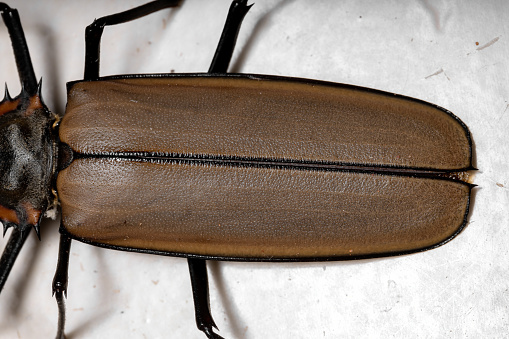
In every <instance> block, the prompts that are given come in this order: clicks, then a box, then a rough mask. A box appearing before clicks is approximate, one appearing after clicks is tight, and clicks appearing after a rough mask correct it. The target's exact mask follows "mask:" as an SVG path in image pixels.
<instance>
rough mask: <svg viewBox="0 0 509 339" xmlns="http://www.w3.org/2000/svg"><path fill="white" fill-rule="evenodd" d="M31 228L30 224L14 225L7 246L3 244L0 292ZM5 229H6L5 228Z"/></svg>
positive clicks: (0, 263)
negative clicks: (23, 225)
mask: <svg viewBox="0 0 509 339" xmlns="http://www.w3.org/2000/svg"><path fill="white" fill-rule="evenodd" d="M31 229H32V226H30V225H27V226H25V227H18V226H14V227H13V228H12V233H11V236H10V238H9V242H8V243H7V246H5V249H4V253H3V254H2V258H1V259H0V292H1V291H2V289H3V287H4V284H5V281H6V280H7V277H8V276H9V273H10V272H11V269H12V266H13V265H14V262H15V261H16V258H17V257H18V254H19V252H20V251H21V248H22V247H23V244H24V243H25V241H26V240H27V238H28V235H29V234H30V230H31ZM5 230H7V229H6V228H5ZM4 234H5V232H4Z"/></svg>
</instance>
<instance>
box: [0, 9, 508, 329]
mask: <svg viewBox="0 0 509 339" xmlns="http://www.w3.org/2000/svg"><path fill="white" fill-rule="evenodd" d="M142 3H144V1H143V0H137V1H135V0H130V1H111V0H107V1H105V0H101V1H99V0H93V1H91V0H89V1H87V2H85V1H59V0H53V1H37V2H35V1H29V0H14V1H10V2H9V4H10V6H11V7H15V8H18V9H19V11H20V15H21V19H22V23H23V26H24V29H25V34H26V36H27V39H28V44H29V47H30V50H31V54H32V58H33V61H34V67H35V71H36V74H37V77H42V78H43V96H44V99H45V101H46V103H47V105H48V107H49V108H50V109H52V110H53V111H55V112H57V113H60V114H62V113H63V110H64V106H65V83H66V82H67V81H70V80H76V79H80V78H82V74H83V62H84V61H83V59H84V28H85V26H86V25H88V24H89V23H91V22H92V21H93V19H94V18H96V17H101V16H104V15H108V14H112V13H116V12H119V11H122V10H125V9H129V8H132V7H134V6H135V5H138V4H142ZM228 7H229V1H226V0H222V1H221V0H217V1H216V0H214V1H210V0H209V1H199V0H188V1H185V2H184V3H183V5H182V6H181V8H180V9H178V10H165V11H163V12H161V13H159V14H155V15H152V16H150V17H147V18H145V19H142V20H139V21H137V22H133V23H130V24H126V25H124V26H117V27H109V28H106V30H105V37H104V39H103V44H102V55H103V62H102V66H101V74H102V75H107V74H119V73H143V72H168V71H170V70H175V71H176V72H205V71H206V70H207V69H208V66H209V63H210V61H211V58H212V55H213V53H214V50H215V46H216V43H217V40H218V38H219V35H220V33H221V30H222V25H223V23H224V19H225V17H226V13H227V10H228ZM507 13H509V2H506V1H502V0H500V1H459V0H458V1H445V0H444V1H439V0H429V1H417V0H415V1H383V2H381V1H304V0H294V1H291V0H290V1H268V0H257V1H256V4H255V6H254V7H253V8H252V10H251V11H250V13H249V14H248V15H247V17H246V19H245V21H244V25H243V28H242V30H241V33H240V36H239V42H238V44H237V50H236V53H235V56H234V58H233V61H232V68H231V70H232V69H233V71H236V72H243V73H264V74H274V75H288V76H296V77H305V78H313V79H320V80H328V81H334V82H343V83H348V84H354V85H359V86H365V87H371V88H376V89H380V90H384V91H388V92H395V93H398V94H403V95H407V96H411V97H416V98H419V99H422V100H425V101H429V102H432V103H435V104H437V105H440V106H442V107H445V108H447V109H449V110H451V111H452V112H454V114H456V115H457V116H458V117H459V118H460V119H462V120H463V121H464V122H465V123H466V124H467V125H468V126H469V128H470V131H471V132H472V136H473V140H474V143H475V153H476V160H475V163H474V165H476V166H477V167H478V168H479V169H480V170H479V171H478V172H477V175H476V178H475V183H476V184H477V185H479V187H478V188H476V189H475V193H474V199H473V200H474V201H473V204H472V212H471V215H470V222H469V225H468V227H467V228H466V229H465V230H464V231H463V232H462V233H461V234H460V235H459V236H458V237H457V238H456V239H454V240H453V241H451V242H450V243H448V244H446V245H444V246H442V247H440V248H438V249H435V250H432V251H428V252H425V253H419V254H414V255H408V256H403V257H397V258H389V259H378V260H364V261H356V262H336V263H299V264H277V263H275V264H270V263H262V264H260V263H225V262H219V263H213V264H212V265H210V268H211V272H210V273H211V274H210V283H211V286H210V289H211V305H212V312H213V315H214V316H215V320H216V323H217V325H218V326H219V328H220V330H221V331H220V332H219V333H220V334H221V335H223V336H225V337H226V338H246V339H247V338H438V337H441V338H481V337H482V338H502V337H507V336H508V335H507V328H509V230H508V226H509V225H508V222H509V220H508V219H509V205H508V200H509V199H508V197H509V191H508V187H509V181H508V170H507V169H508V158H509V150H508V143H507V141H508V140H509V137H508V130H509V128H508V127H509V126H508V122H509V91H508V89H509V68H508V66H509V62H508V60H507V59H508V57H507V56H508V55H509V43H508V33H509V32H508V27H509V26H508V25H509V24H508V20H507ZM0 27H1V28H0V82H4V81H7V83H8V84H9V88H10V90H11V94H13V95H15V94H17V93H18V92H19V84H18V83H19V82H18V80H17V78H16V73H15V66H14V61H13V57H12V53H11V47H10V42H9V40H8V37H7V33H6V30H5V28H4V26H3V25H0ZM477 43H478V44H477ZM57 228H58V226H57V224H56V223H51V222H47V223H44V224H43V231H42V242H39V241H37V240H36V237H35V235H31V237H30V238H29V240H28V241H27V244H26V245H25V247H26V248H25V249H24V251H23V252H22V254H21V255H20V257H19V259H18V262H17V265H16V266H15V268H14V270H13V272H12V274H11V277H10V279H9V281H8V282H7V284H6V286H5V288H4V291H3V293H2V295H1V296H0V338H23V339H25V338H52V337H53V336H54V333H55V331H56V324H57V307H56V303H55V302H54V300H53V299H52V297H51V281H52V278H53V274H54V268H55V265H56V259H57V250H58V231H57ZM5 242H6V240H2V242H1V246H2V247H3V246H4V244H5ZM69 274H70V281H69V284H70V285H69V295H68V324H67V334H68V338H69V339H78V338H120V337H122V338H204V337H205V336H203V335H202V334H201V333H200V332H198V330H196V328H195V323H194V313H193V312H194V311H193V302H192V295H191V287H190V281H189V277H188V272H187V263H186V261H185V260H184V259H178V258H169V257H160V256H149V255H140V254H133V253H124V252H116V251H108V250H103V249H100V248H95V247H91V246H87V245H84V244H80V243H77V242H73V247H72V253H71V264H70V272H69Z"/></svg>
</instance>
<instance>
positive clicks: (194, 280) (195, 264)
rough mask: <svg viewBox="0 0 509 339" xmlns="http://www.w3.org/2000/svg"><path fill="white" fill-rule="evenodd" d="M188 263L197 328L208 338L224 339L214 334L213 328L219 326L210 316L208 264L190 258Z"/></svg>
mask: <svg viewBox="0 0 509 339" xmlns="http://www.w3.org/2000/svg"><path fill="white" fill-rule="evenodd" d="M187 263H188V264H189V273H190V275H191V285H192V287H193V300H194V311H195V316H196V326H197V327H198V329H199V330H200V331H202V332H203V333H205V334H206V335H207V338H209V339H222V338H223V337H221V336H220V335H218V334H216V333H214V332H213V328H215V329H217V326H216V323H215V322H214V319H213V318H212V315H211V314H210V304H209V280H208V278H207V262H206V261H205V260H203V259H193V258H188V259H187Z"/></svg>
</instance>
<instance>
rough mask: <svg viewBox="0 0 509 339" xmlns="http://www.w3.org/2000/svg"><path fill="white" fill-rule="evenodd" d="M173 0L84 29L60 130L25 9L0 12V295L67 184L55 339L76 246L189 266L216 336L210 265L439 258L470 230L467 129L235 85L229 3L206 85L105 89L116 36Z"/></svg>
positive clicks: (358, 96) (389, 105)
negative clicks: (118, 28)
mask: <svg viewBox="0 0 509 339" xmlns="http://www.w3.org/2000/svg"><path fill="white" fill-rule="evenodd" d="M177 3H178V1H156V2H153V3H151V4H148V5H146V6H141V7H139V8H136V9H133V10H131V11H127V12H124V13H120V14H118V15H114V16H111V17H106V18H101V19H99V21H97V22H96V23H94V24H92V25H91V26H90V28H89V29H88V32H89V33H88V34H89V35H88V37H87V58H86V64H85V77H84V81H75V82H72V83H69V84H68V107H67V111H66V115H65V117H64V118H63V120H62V122H61V123H60V124H59V120H60V117H57V116H54V115H52V114H51V113H49V111H48V110H47V109H46V108H45V107H44V106H43V105H42V103H41V101H40V99H39V98H38V94H37V91H38V90H37V88H38V86H37V84H36V82H35V76H34V73H33V70H32V69H31V63H30V59H29V56H28V52H27V50H26V48H25V43H24V38H23V33H22V30H21V26H20V24H19V20H18V19H17V18H16V14H15V13H16V12H15V11H14V10H12V9H10V8H9V7H8V6H7V5H4V4H2V5H1V6H2V7H0V9H1V11H2V14H3V16H4V21H5V22H6V25H7V26H8V28H9V29H10V33H11V36H12V37H13V38H12V40H13V45H14V50H15V55H16V59H17V62H18V68H19V70H20V80H21V82H22V84H23V88H24V89H23V91H22V93H21V94H20V95H19V96H17V97H16V98H14V99H11V98H10V97H9V96H7V97H6V99H5V100H4V101H3V102H2V105H1V106H0V114H1V115H0V117H1V119H2V120H1V125H0V128H2V136H1V138H2V139H1V143H0V145H1V147H2V152H3V154H5V155H6V156H9V157H10V160H9V161H3V162H2V187H1V189H2V191H1V193H2V196H1V197H0V199H2V200H0V202H1V206H2V207H1V209H0V217H1V220H2V222H3V223H4V225H6V226H14V227H13V231H12V234H11V240H10V246H9V247H8V248H7V250H6V251H5V252H4V253H5V254H4V256H3V257H2V263H1V264H0V265H1V266H0V269H1V274H2V284H3V282H4V281H5V279H6V277H7V275H8V273H9V270H10V267H11V266H12V264H13V261H14V259H15V257H16V254H17V252H18V251H19V249H20V248H21V246H22V244H23V241H24V239H26V236H27V235H28V232H29V230H30V229H31V228H32V227H34V228H36V229H37V227H38V224H39V221H40V218H41V217H42V214H43V213H44V212H45V211H46V210H48V209H49V208H51V207H52V205H54V204H55V200H54V195H53V194H54V193H53V191H52V190H51V189H52V188H56V190H55V194H58V198H59V200H60V204H61V209H62V227H61V232H62V236H61V250H60V256H59V265H58V270H57V274H56V276H55V281H54V291H55V292H56V297H57V300H58V302H59V310H60V319H61V321H60V322H59V323H60V325H59V334H58V336H61V335H63V319H64V307H63V294H64V293H65V290H66V284H67V265H68V261H69V258H68V254H69V247H70V243H71V239H76V240H80V241H83V242H87V243H91V244H94V245H98V246H103V247H107V248H113V249H120V250H130V251H138V252H145V253H153V254H162V255H175V256H183V257H187V258H188V260H189V267H190V271H191V279H192V282H193V293H194V297H195V306H196V317H197V323H198V327H199V328H200V329H201V330H202V331H204V332H205V333H206V334H207V335H208V336H209V337H211V338H218V337H219V336H218V335H217V334H215V333H213V329H212V328H213V327H214V323H213V320H212V317H211V315H210V311H209V309H208V305H207V303H208V290H207V288H208V287H207V280H206V279H207V276H206V268H205V261H204V260H205V259H216V260H246V261H307V260H313V261H314V260H347V259H358V258H369V257H380V256H389V255H398V254H404V253H412V252H416V251H422V250H426V249H429V248H433V247H435V246H438V245H440V244H443V243H444V242H446V241H448V240H450V239H451V238H452V237H454V236H455V235H456V234H457V233H458V232H459V231H461V229H462V228H463V227H464V226H465V224H466V218H467V216H468V207H469V199H470V191H471V188H472V185H470V184H469V183H468V182H467V180H468V175H467V173H466V172H467V171H469V170H471V169H473V167H472V160H471V158H472V156H471V155H472V145H471V140H470V134H469V132H468V129H467V128H466V126H465V125H464V124H463V123H462V122H461V121H460V120H459V119H458V118H456V117H455V116H454V115H452V113H450V112H448V111H446V110H444V109H442V108H440V107H437V106H434V105H430V104H427V103H425V102H422V101H419V100H415V99H410V98H406V97H400V96H395V95H392V94H388V93H384V92H380V91H375V90H368V89H364V88H359V87H354V86H347V85H340V84H332V83H327V82H319V81H313V80H305V79H293V78H282V77H271V76H260V75H233V74H226V70H227V66H228V63H229V60H230V57H231V53H232V51H233V47H234V43H235V39H236V35H237V32H238V30H239V29H240V24H241V21H242V18H243V17H244V15H245V14H246V13H247V10H248V9H249V7H248V6H247V4H246V1H234V2H233V4H232V9H231V11H230V15H229V19H228V20H227V24H226V25H225V29H224V32H223V37H222V39H221V42H220V44H219V46H218V49H217V52H216V56H215V58H214V60H213V62H212V65H211V68H210V70H209V73H207V74H187V75H186V74H180V75H177V74H164V75H155V76H154V75H152V76H143V75H141V76H138V75H134V76H131V75H121V76H113V77H104V78H100V77H99V68H98V67H99V61H98V60H99V54H98V46H99V41H100V32H102V28H103V27H104V25H110V24H116V23H121V22H125V21H129V20H133V19H135V18H137V17H139V16H143V15H145V14H148V13H150V12H152V11H156V10H159V9H161V8H164V7H171V6H174V5H176V4H177ZM140 107H141V109H140ZM140 117H142V119H140ZM25 119H28V120H25ZM30 119H31V120H30ZM57 127H58V128H59V130H57ZM401 130H404V131H405V133H404V134H402V133H398V132H399V131H401ZM4 131H5V133H4ZM20 131H21V132H20ZM27 131H30V132H27ZM57 133H58V135H57ZM27 136H29V138H27ZM41 136H43V137H41ZM126 136H128V137H126ZM21 138H25V139H26V140H25V142H20V140H21ZM41 139H43V140H45V142H43V143H42V144H39V143H38V142H35V141H32V140H41ZM23 144H28V145H30V147H28V149H27V148H26V147H25V148H23V147H21V146H23ZM34 149H35V150H38V149H41V151H37V152H34ZM32 158H35V159H36V161H35V162H34V163H31V162H30V161H31V159H32ZM4 159H6V158H3V160H4ZM18 159H22V160H23V161H25V162H24V163H20V162H19V161H18ZM27 159H28V160H27ZM42 164H45V165H46V166H43V165H42ZM25 165H26V166H25ZM23 166H25V167H23ZM21 168H30V169H31V171H20V169H21ZM41 173H42V175H41ZM27 176H28V177H29V178H30V180H31V181H32V184H30V185H29V186H27V185H26V180H27V179H26V177H27ZM41 177H42V180H40V178H41ZM140 178H141V179H142V180H139V179H140ZM83 187H86V188H88V189H89V192H87V194H83ZM91 188H93V189H94V190H90V189H91ZM169 192H171V194H169ZM97 202H99V204H98V203H97ZM98 211H99V212H100V213H98ZM140 225H141V227H140Z"/></svg>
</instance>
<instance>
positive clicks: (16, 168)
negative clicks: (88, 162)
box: [0, 86, 55, 232]
mask: <svg viewBox="0 0 509 339" xmlns="http://www.w3.org/2000/svg"><path fill="white" fill-rule="evenodd" d="M39 89H40V86H39ZM39 92H40V91H39ZM54 123H55V117H54V116H53V115H52V114H51V113H50V112H49V110H48V109H47V107H46V106H45V105H44V103H43V102H42V100H41V97H40V95H39V93H37V94H36V95H32V96H30V95H29V94H28V93H27V92H26V91H24V90H23V89H22V91H21V93H20V95H18V96H17V97H15V98H14V99H12V98H11V97H10V95H9V93H8V91H7V90H6V94H5V97H4V99H3V100H2V101H1V102H0V221H2V223H3V224H4V232H5V230H6V229H7V228H8V227H10V226H16V225H17V226H21V225H34V226H35V225H38V223H39V220H40V218H41V216H42V214H43V212H45V211H46V210H47V209H48V208H49V207H51V204H52V203H51V201H52V200H53V199H52V193H51V184H52V177H53V174H54V163H55V161H54V154H55V151H54V150H55V141H54V140H55V137H54V128H53V127H52V126H53V125H54Z"/></svg>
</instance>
